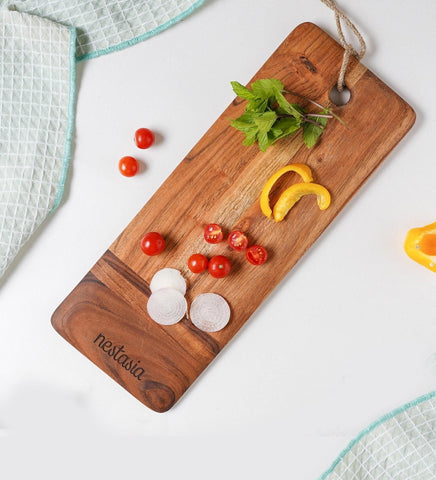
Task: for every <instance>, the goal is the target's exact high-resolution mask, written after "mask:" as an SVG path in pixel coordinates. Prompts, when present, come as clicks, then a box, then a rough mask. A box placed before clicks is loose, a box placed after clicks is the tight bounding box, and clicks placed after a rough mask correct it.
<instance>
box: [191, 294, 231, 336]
mask: <svg viewBox="0 0 436 480" xmlns="http://www.w3.org/2000/svg"><path fill="white" fill-rule="evenodd" d="M189 316H190V319H191V322H192V323H193V324H194V325H195V326H196V327H197V328H198V329H200V330H203V332H217V331H218V330H221V329H223V328H224V327H225V326H226V325H227V324H228V323H229V320H230V307H229V304H228V303H227V301H226V300H225V299H224V298H223V297H221V295H217V294H216V293H202V294H201V295H199V296H198V297H197V298H195V300H194V301H193V302H192V305H191V310H190V312H189Z"/></svg>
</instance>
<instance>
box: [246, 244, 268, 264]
mask: <svg viewBox="0 0 436 480" xmlns="http://www.w3.org/2000/svg"><path fill="white" fill-rule="evenodd" d="M245 256H246V257H247V260H248V261H249V262H250V263H251V264H253V265H262V263H265V262H266V259H267V258H268V253H267V251H266V250H265V248H263V247H261V246H260V245H252V246H251V247H250V248H249V249H248V250H247V251H246V252H245Z"/></svg>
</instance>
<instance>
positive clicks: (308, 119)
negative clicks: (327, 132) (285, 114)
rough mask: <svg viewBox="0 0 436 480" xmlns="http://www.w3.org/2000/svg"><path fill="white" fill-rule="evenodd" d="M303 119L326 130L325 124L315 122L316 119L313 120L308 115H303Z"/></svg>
mask: <svg viewBox="0 0 436 480" xmlns="http://www.w3.org/2000/svg"><path fill="white" fill-rule="evenodd" d="M317 116H318V117H319V115H317ZM303 120H304V121H305V122H308V123H312V124H313V125H316V126H317V127H319V128H322V129H323V130H324V125H321V124H320V123H318V122H315V121H314V120H311V119H310V118H307V117H306V116H305V117H303Z"/></svg>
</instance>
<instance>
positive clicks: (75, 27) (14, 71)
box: [0, 0, 203, 277]
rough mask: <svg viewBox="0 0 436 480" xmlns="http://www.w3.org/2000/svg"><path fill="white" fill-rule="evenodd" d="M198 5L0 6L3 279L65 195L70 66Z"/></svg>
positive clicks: (177, 1)
mask: <svg viewBox="0 0 436 480" xmlns="http://www.w3.org/2000/svg"><path fill="white" fill-rule="evenodd" d="M202 2H203V0H148V1H147V0H86V1H85V0H64V1H60V0H40V1H38V0H21V1H16V2H12V1H5V0H0V32H1V37H0V277H2V276H3V275H4V273H5V271H6V269H7V268H8V266H9V265H10V264H11V262H12V260H13V259H14V257H15V256H16V255H17V253H18V252H19V250H20V248H21V247H22V246H23V244H24V243H25V242H26V241H27V240H28V239H29V238H30V236H31V235H32V233H33V232H34V231H35V230H36V229H37V228H38V227H39V225H40V224H41V223H42V222H43V220H44V219H45V218H46V217H47V215H48V214H49V213H50V212H51V211H52V210H53V209H54V208H56V206H57V205H58V204H59V201H60V199H61V197H62V193H63V187H64V183H65V178H66V175H67V168H68V162H69V157H70V145H71V136H72V130H73V112H74V103H75V62H76V60H83V59H86V58H92V57H95V56H99V55H102V54H105V53H109V52H111V51H114V50H119V49H122V48H125V47H127V46H129V45H132V44H134V43H137V42H139V41H142V40H145V39H146V38H148V37H150V36H152V35H154V34H156V33H158V32H160V31H161V30H163V29H165V28H167V27H169V26H170V25H172V24H173V23H175V22H177V21H178V20H180V19H182V18H183V17H184V16H186V15H187V14H189V13H190V12H191V11H193V10H194V9H195V8H196V7H197V6H199V5H200V4H201V3H202Z"/></svg>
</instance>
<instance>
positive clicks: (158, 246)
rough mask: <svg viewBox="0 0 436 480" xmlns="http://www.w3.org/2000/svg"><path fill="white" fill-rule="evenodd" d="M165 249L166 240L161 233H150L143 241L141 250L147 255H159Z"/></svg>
mask: <svg viewBox="0 0 436 480" xmlns="http://www.w3.org/2000/svg"><path fill="white" fill-rule="evenodd" d="M164 248H165V240H164V238H163V237H162V235H161V234H160V233H157V232H148V233H146V234H145V235H144V236H143V237H142V240H141V250H142V251H143V252H144V253H145V254H146V255H150V256H153V255H158V254H159V253H161V252H162V251H163V249H164Z"/></svg>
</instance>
